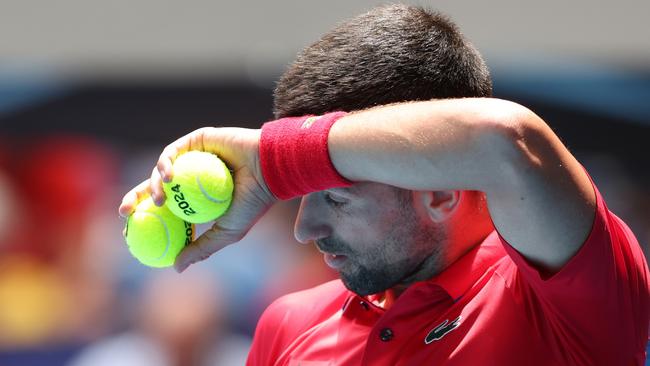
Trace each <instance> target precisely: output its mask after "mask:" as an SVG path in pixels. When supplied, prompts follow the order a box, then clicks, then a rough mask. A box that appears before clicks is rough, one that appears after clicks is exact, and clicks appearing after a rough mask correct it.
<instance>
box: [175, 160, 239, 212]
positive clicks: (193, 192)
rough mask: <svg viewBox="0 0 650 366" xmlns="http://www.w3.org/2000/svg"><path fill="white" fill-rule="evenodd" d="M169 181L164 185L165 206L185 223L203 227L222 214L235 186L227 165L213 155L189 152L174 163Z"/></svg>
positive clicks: (227, 205)
mask: <svg viewBox="0 0 650 366" xmlns="http://www.w3.org/2000/svg"><path fill="white" fill-rule="evenodd" d="M172 169H173V178H172V181H171V182H168V183H163V189H164V191H165V195H166V196H167V200H166V201H165V202H166V205H167V207H169V210H170V211H171V212H173V213H174V214H175V215H176V216H178V217H180V218H182V219H183V220H185V221H189V222H191V223H195V224H202V223H206V222H210V221H212V220H215V219H217V218H218V217H219V216H221V215H223V214H224V213H225V212H226V210H228V207H229V206H230V202H231V201H232V194H233V189H234V184H233V180H232V176H231V175H230V171H229V170H228V167H227V166H226V164H224V163H223V161H221V159H219V158H218V157H217V156H216V155H214V154H211V153H208V152H203V151H189V152H186V153H184V154H182V155H180V156H179V157H178V158H176V160H175V161H174V165H173V168H172Z"/></svg>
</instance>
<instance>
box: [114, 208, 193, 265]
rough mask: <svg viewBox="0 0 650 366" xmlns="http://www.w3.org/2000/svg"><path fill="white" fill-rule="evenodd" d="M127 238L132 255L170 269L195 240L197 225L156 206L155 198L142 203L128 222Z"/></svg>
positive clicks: (148, 263)
mask: <svg viewBox="0 0 650 366" xmlns="http://www.w3.org/2000/svg"><path fill="white" fill-rule="evenodd" d="M124 238H125V239H126V243H127V245H128V246H129V251H131V254H133V256H134V257H135V258H137V259H138V260H139V261H140V262H141V263H143V264H145V265H147V266H151V267H169V266H171V265H173V264H174V261H175V260H176V256H177V255H178V253H180V251H181V250H182V249H183V248H184V247H185V246H186V245H187V244H189V243H191V242H192V240H194V225H192V224H191V223H189V222H185V221H183V220H182V219H181V218H179V217H177V216H175V215H174V214H172V213H171V212H170V211H169V209H168V208H167V207H165V206H163V207H158V206H156V205H154V203H153V200H152V199H151V197H147V198H146V199H144V200H143V201H142V202H140V203H138V205H137V206H136V208H135V211H134V212H133V213H132V214H131V215H130V216H129V218H128V219H127V221H126V228H125V230H124Z"/></svg>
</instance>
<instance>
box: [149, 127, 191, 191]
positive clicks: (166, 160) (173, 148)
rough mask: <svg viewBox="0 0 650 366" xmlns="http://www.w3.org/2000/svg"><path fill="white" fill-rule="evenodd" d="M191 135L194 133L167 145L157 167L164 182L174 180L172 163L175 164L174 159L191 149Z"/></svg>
mask: <svg viewBox="0 0 650 366" xmlns="http://www.w3.org/2000/svg"><path fill="white" fill-rule="evenodd" d="M191 135H192V134H188V135H185V136H183V137H181V138H179V139H178V140H176V141H174V142H173V143H171V144H169V145H167V146H166V147H165V148H164V149H163V151H162V153H161V154H160V157H159V158H158V163H157V164H156V168H157V169H158V173H159V174H160V177H161V178H162V181H163V182H170V181H171V180H172V177H173V174H174V173H173V171H172V165H173V164H174V160H176V157H177V156H178V155H180V154H182V153H184V152H186V151H188V150H189V149H190V147H191V141H192V137H191Z"/></svg>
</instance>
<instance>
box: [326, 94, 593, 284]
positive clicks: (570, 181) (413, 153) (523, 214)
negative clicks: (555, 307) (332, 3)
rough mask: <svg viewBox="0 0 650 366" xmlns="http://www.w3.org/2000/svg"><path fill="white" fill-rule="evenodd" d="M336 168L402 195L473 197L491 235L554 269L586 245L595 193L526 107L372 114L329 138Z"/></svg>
mask: <svg viewBox="0 0 650 366" xmlns="http://www.w3.org/2000/svg"><path fill="white" fill-rule="evenodd" d="M328 145H329V151H330V156H331V159H332V162H333V164H334V166H335V167H336V169H337V170H338V171H339V173H341V174H342V175H343V176H344V177H346V178H348V179H350V180H353V181H373V182H379V183H385V184H390V185H394V186H398V187H402V188H406V189H411V190H444V189H459V190H479V191H483V192H485V193H486V194H487V197H488V207H489V211H490V215H491V217H492V220H493V222H494V225H495V227H496V228H497V231H498V232H499V233H500V234H501V235H502V236H503V237H504V238H505V239H506V240H507V241H508V243H509V244H511V245H512V246H513V247H514V248H515V249H517V251H519V252H520V253H521V254H522V255H523V256H524V257H526V258H527V259H528V260H529V261H530V262H531V263H534V264H536V265H537V266H538V267H540V268H542V269H545V270H548V271H555V270H557V269H559V268H560V267H561V266H562V265H563V264H564V263H566V262H567V261H568V260H569V259H570V258H571V257H572V256H573V254H575V253H576V252H577V251H578V249H579V248H580V246H581V245H582V243H583V242H584V240H585V239H586V237H587V235H588V234H589V231H590V229H591V225H592V222H593V217H594V214H595V193H594V191H593V187H592V185H591V182H590V180H589V177H588V176H587V174H586V172H585V171H584V170H583V168H582V166H581V165H580V164H579V163H578V162H577V161H576V159H575V158H574V157H573V156H572V155H571V153H570V152H569V151H568V150H567V148H566V147H565V146H564V145H563V144H562V142H561V141H560V140H559V139H558V137H557V136H556V135H555V134H554V133H553V131H552V130H551V129H550V128H549V126H548V125H547V124H546V123H545V122H544V121H543V120H542V119H541V118H539V117H538V116H537V115H535V114H534V113H533V112H531V111H530V110H528V109H527V108H525V107H523V106H521V105H518V104H516V103H512V102H508V101H503V100H499V99H454V100H439V101H430V102H414V103H406V104H396V105H391V106H383V107H377V108H373V109H370V110H366V111H362V112H358V113H353V114H350V115H348V116H346V117H344V118H341V119H340V120H339V121H338V122H337V123H336V124H335V125H334V126H333V127H332V129H331V131H330V134H329V140H328Z"/></svg>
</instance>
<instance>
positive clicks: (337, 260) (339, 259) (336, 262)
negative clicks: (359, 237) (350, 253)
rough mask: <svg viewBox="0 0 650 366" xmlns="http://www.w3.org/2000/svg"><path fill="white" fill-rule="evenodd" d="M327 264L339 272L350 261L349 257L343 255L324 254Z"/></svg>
mask: <svg viewBox="0 0 650 366" xmlns="http://www.w3.org/2000/svg"><path fill="white" fill-rule="evenodd" d="M323 256H324V259H325V263H326V264H327V265H328V266H329V267H330V268H332V269H336V270H338V269H339V268H341V267H342V266H343V264H344V263H345V261H346V260H347V259H348V257H347V256H345V255H341V254H331V253H323Z"/></svg>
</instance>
